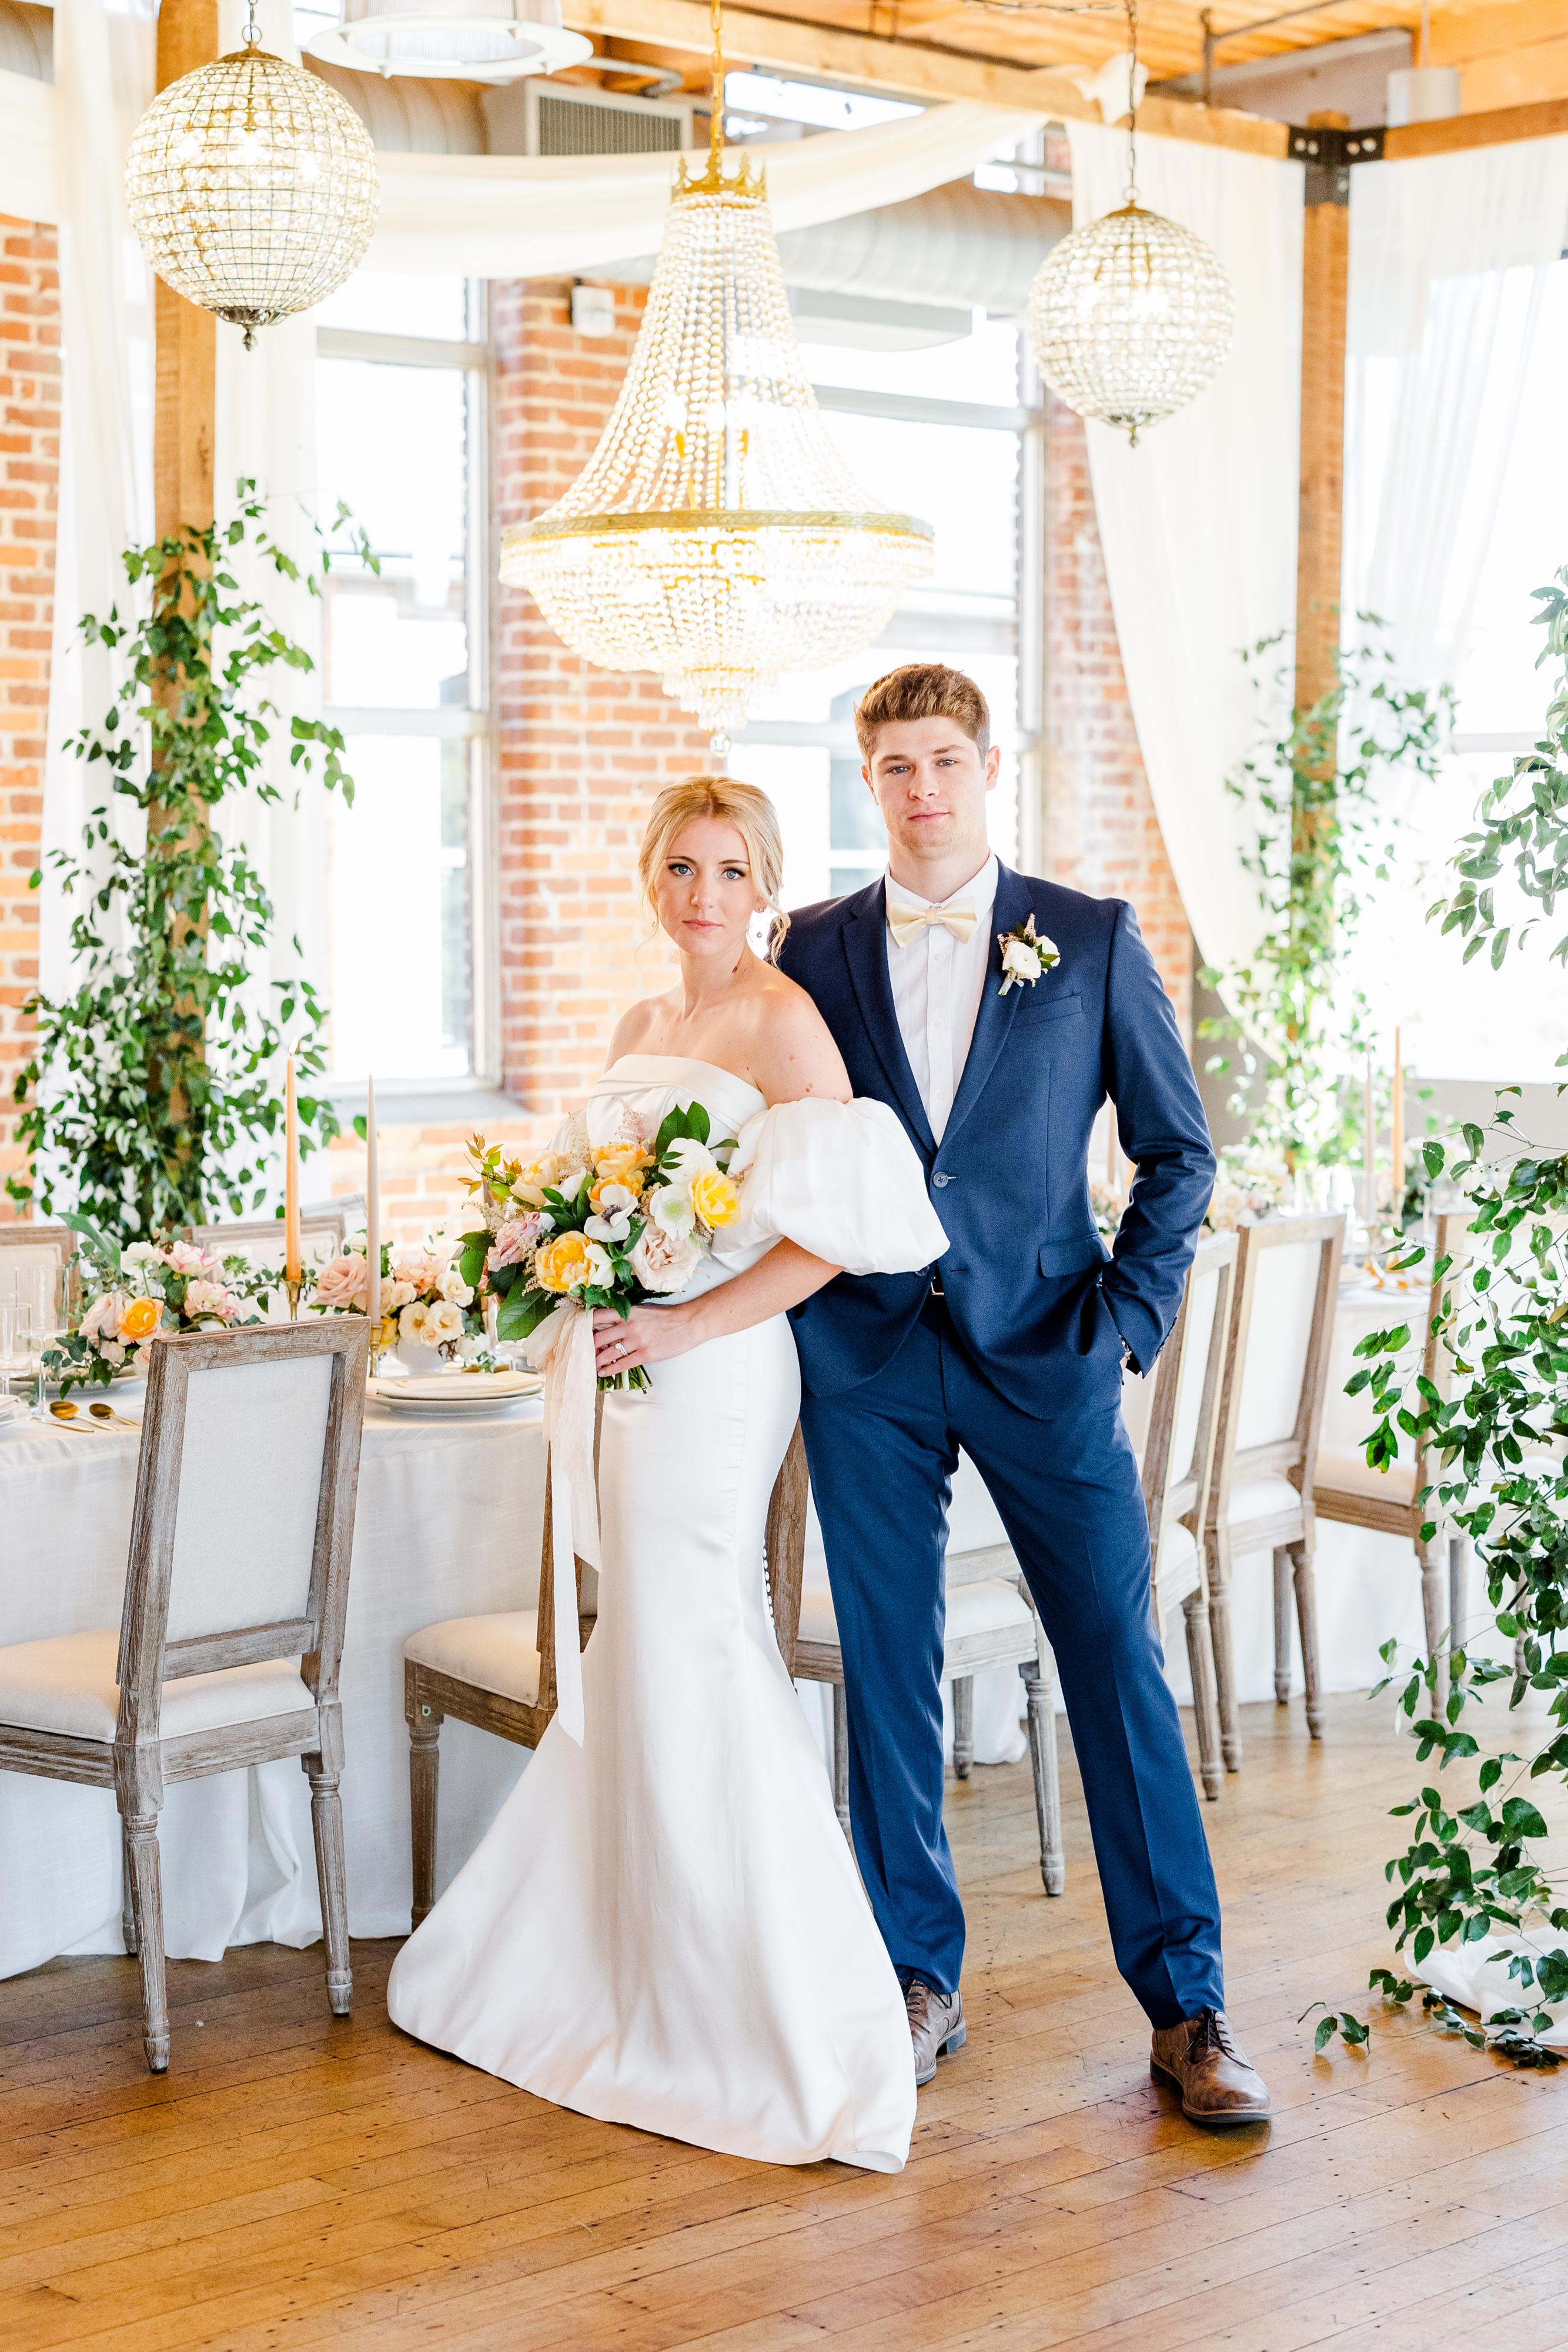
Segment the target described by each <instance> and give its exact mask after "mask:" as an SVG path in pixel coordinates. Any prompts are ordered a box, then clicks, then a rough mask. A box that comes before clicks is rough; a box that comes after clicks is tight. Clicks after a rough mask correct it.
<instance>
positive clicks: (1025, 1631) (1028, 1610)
mask: <svg viewBox="0 0 1568 2352" xmlns="http://www.w3.org/2000/svg"><path fill="white" fill-rule="evenodd" d="M796 1442H797V1444H800V1433H799V1432H798V1431H797V1433H796ZM788 1466H789V1465H788V1464H786V1468H788ZM804 1471H805V1448H804V1446H803V1445H801V1446H800V1476H801V1479H802V1482H803V1480H804ZM777 1500H778V1495H777V1490H776V1491H775V1501H776V1502H777ZM799 1525H800V1549H801V1555H802V1559H803V1555H804V1549H805V1486H804V1484H803V1483H802V1485H801V1487H800V1521H799ZM802 1572H803V1571H802ZM946 1596H947V1598H946V1630H945V1633H944V1639H943V1648H942V1680H943V1681H944V1682H949V1681H950V1682H951V1683H952V1685H953V1766H954V1770H955V1773H956V1775H957V1777H958V1778H959V1779H960V1780H967V1778H968V1774H969V1768H970V1764H971V1762H972V1760H973V1757H974V1677H975V1675H980V1674H988V1673H990V1672H992V1671H993V1669H994V1668H996V1667H998V1666H1015V1665H1016V1666H1017V1668H1018V1670H1019V1674H1020V1675H1022V1677H1023V1685H1024V1693H1025V1697H1026V1700H1027V1703H1028V1714H1029V1752H1030V1764H1031V1766H1032V1768H1033V1773H1034V1803H1035V1816H1036V1820H1037V1822H1038V1824H1039V1830H1040V1878H1041V1880H1042V1881H1043V1883H1044V1886H1045V1891H1046V1893H1047V1894H1048V1895H1060V1894H1061V1893H1062V1892H1063V1890H1064V1889H1065V1887H1066V1885H1067V1862H1066V1855H1065V1853H1064V1851H1063V1846H1062V1836H1061V1769H1060V1766H1059V1763H1058V1759H1057V1748H1056V1661H1055V1659H1054V1658H1053V1657H1052V1656H1051V1644H1050V1643H1049V1642H1048V1641H1047V1640H1046V1638H1045V1632H1044V1628H1043V1627H1042V1626H1041V1624H1040V1617H1039V1614H1038V1612H1036V1609H1035V1605H1034V1601H1033V1598H1032V1596H1031V1594H1030V1590H1029V1586H1028V1585H1027V1583H1026V1582H1025V1580H1024V1575H1023V1571H1022V1570H1021V1569H1020V1568H1019V1564H1018V1560H1017V1558H1016V1556H1015V1555H1014V1552H1013V1549H1012V1546H1011V1545H1010V1544H1005V1543H1001V1544H986V1545H982V1546H981V1547H980V1548H979V1549H976V1550H973V1551H964V1552H955V1551H949V1552H948V1554H947V1558H946ZM798 1626H799V1632H798V1635H797V1639H796V1642H795V1645H794V1654H793V1657H792V1658H791V1656H790V1654H789V1651H786V1652H785V1663H786V1664H788V1665H789V1667H790V1671H791V1673H792V1674H794V1675H797V1676H798V1677H799V1679H800V1681H801V1682H811V1683H827V1684H830V1685H831V1687H832V1694H833V1805H834V1809H835V1811H837V1813H838V1817H839V1823H840V1826H841V1829H842V1831H843V1832H844V1835H845V1837H846V1838H847V1837H849V1836H850V1834H851V1832H850V1796H849V1782H850V1765H849V1712H848V1708H847V1706H846V1705H845V1700H844V1659H843V1652H842V1650H841V1647H840V1643H839V1624H838V1619H837V1617H836V1616H835V1615H834V1612H833V1596H832V1593H831V1590H830V1589H829V1588H828V1587H827V1586H825V1585H823V1586H813V1587H812V1588H811V1590H810V1591H808V1592H805V1593H803V1594H802V1595H801V1596H800V1603H799V1617H798ZM780 1646H782V1644H781V1645H780Z"/></svg>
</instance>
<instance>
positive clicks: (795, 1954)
mask: <svg viewBox="0 0 1568 2352" xmlns="http://www.w3.org/2000/svg"><path fill="white" fill-rule="evenodd" d="M693 1101H698V1102H701V1103H702V1104H703V1105H704V1106H705V1107H706V1109H707V1111H708V1113H709V1116H710V1118H711V1120H712V1134H713V1137H714V1139H715V1140H716V1141H717V1140H718V1139H721V1138H723V1137H725V1136H727V1135H738V1137H739V1139H740V1149H739V1150H738V1151H737V1154H736V1156H735V1160H734V1161H733V1163H732V1169H733V1170H734V1171H739V1170H741V1169H743V1168H744V1170H745V1181H744V1184H743V1188H742V1214H741V1218H740V1221H739V1222H738V1223H737V1224H736V1225H735V1226H732V1227H730V1228H728V1229H727V1230H726V1231H725V1232H724V1233H722V1234H720V1235H719V1236H718V1244H717V1246H716V1250H715V1254H714V1256H713V1257H712V1259H710V1260H707V1261H705V1263H704V1265H703V1267H702V1268H701V1269H700V1274H699V1280H700V1281H703V1282H707V1283H711V1282H713V1281H722V1280H726V1279H727V1278H729V1277H730V1276H733V1275H735V1274H737V1273H739V1272H740V1271H742V1270H743V1269H744V1268H745V1267H746V1266H747V1265H752V1264H755V1262H756V1261H757V1259H758V1258H759V1257H760V1256H761V1255H763V1253H764V1251H765V1250H766V1249H768V1247H770V1246H771V1245H772V1244H773V1243H774V1242H775V1241H777V1240H778V1239H779V1237H780V1236H782V1235H785V1234H788V1235H789V1236H790V1237H791V1238H792V1239H793V1240H795V1241H797V1242H799V1243H800V1245H801V1246H802V1247H803V1248H806V1249H809V1250H811V1251H813V1252H815V1253H816V1254H817V1255H820V1256H822V1257H826V1258H828V1259H830V1260H831V1262H832V1263H833V1264H834V1265H842V1266H844V1267H846V1268H847V1269H849V1270H850V1271H851V1272H854V1273H872V1272H878V1271H886V1272H897V1271H905V1270H908V1269H912V1268H915V1267H918V1266H921V1265H928V1264H929V1263H930V1262H931V1260H932V1259H933V1258H935V1257H936V1256H937V1255H939V1254H940V1252H941V1251H942V1250H943V1249H945V1248H946V1237H945V1235H944V1234H943V1232H942V1228H941V1226H940V1224H939V1223H937V1220H936V1215H935V1213H934V1212H933V1211H932V1208H931V1206H930V1202H929V1201H928V1200H927V1198H926V1193H925V1181H924V1179H923V1177H922V1174H921V1171H920V1167H919V1163H918V1161H917V1160H916V1159H915V1153H914V1151H913V1150H912V1149H911V1147H910V1145H909V1142H908V1140H907V1139H906V1138H905V1136H904V1132H903V1129H901V1128H900V1126H899V1124H898V1121H897V1119H896V1118H894V1114H893V1112H892V1111H891V1110H889V1109H888V1108H886V1106H885V1105H883V1104H881V1103H876V1102H869V1101H858V1102H853V1103H848V1104H841V1103H829V1102H822V1101H818V1100H808V1101H804V1102H800V1103H787V1104H780V1105H778V1106H776V1107H775V1108H773V1109H771V1110H769V1109H768V1108H767V1107H766V1106H765V1104H764V1101H763V1098H762V1097H761V1096H760V1095H759V1094H758V1092H757V1090H756V1088H755V1087H751V1086H748V1085H747V1083H746V1082H745V1081H744V1080H742V1079H739V1078H737V1077H736V1076H733V1075H732V1073H730V1072H729V1071H727V1070H720V1069H716V1068H715V1067H714V1066H712V1065H711V1064H708V1063H706V1062H694V1061H686V1060H679V1061H677V1060H673V1059H670V1058H669V1057H667V1056H663V1055H629V1056H627V1057H625V1058H623V1059H622V1060H621V1061H619V1062H617V1063H616V1064H615V1065H614V1066H613V1067H612V1069H611V1070H610V1071H608V1072H607V1073H606V1075H605V1076H604V1077H603V1078H602V1079H601V1081H600V1083H599V1085H598V1087H596V1088H595V1091H594V1094H593V1096H592V1098H591V1101H590V1103H589V1106H588V1109H587V1113H586V1120H587V1126H588V1130H589V1134H590V1137H591V1139H592V1140H593V1141H594V1142H595V1143H601V1142H603V1141H606V1140H608V1139H610V1138H611V1137H612V1135H613V1134H614V1133H615V1131H616V1130H617V1128H618V1127H619V1126H620V1125H621V1124H622V1120H623V1116H624V1113H625V1112H627V1111H631V1112H632V1113H633V1114H634V1115H635V1116H636V1118H638V1119H639V1120H640V1121H641V1122H642V1125H643V1130H644V1132H645V1133H647V1134H648V1135H650V1136H651V1135H652V1134H653V1132H654V1130H656V1129H657V1127H658V1124H659V1121H660V1120H661V1119H662V1118H664V1114H665V1112H666V1111H667V1110H668V1109H669V1108H671V1107H672V1106H673V1105H674V1104H677V1103H678V1104H680V1105H681V1106H682V1107H685V1106H686V1105H688V1104H689V1103H691V1102H693ZM692 1295H693V1290H692V1289H690V1288H689V1289H688V1290H687V1291H686V1292H685V1293H684V1294H683V1297H691V1296H692ZM651 1380H652V1383H653V1385H652V1388H651V1390H650V1391H647V1392H645V1393H638V1392H636V1391H632V1392H624V1393H623V1392H621V1391H612V1392H610V1393H608V1394H607V1395H606V1397H605V1400H604V1423H603V1433H602V1440H601V1454H600V1469H599V1486H600V1515H601V1518H600V1538H601V1559H602V1568H601V1576H600V1585H599V1619H598V1623H597V1626H596V1628H595V1631H594V1633H593V1635H592V1638H591V1641H590V1643H589V1644H588V1648H587V1651H586V1653H585V1654H584V1657H583V1662H582V1665H583V1720H584V1728H583V1738H582V1744H581V1745H580V1746H579V1745H578V1744H577V1743H576V1741H575V1740H574V1739H572V1738H570V1736H569V1734H568V1733H567V1730H566V1728H565V1727H564V1725H563V1724H562V1723H561V1721H560V1720H559V1718H558V1719H557V1720H556V1721H554V1722H552V1723H551V1725H550V1727H549V1730H548V1731H547V1732H546V1733H545V1736H544V1738H543V1739H542V1740H541V1741H540V1743H539V1747H538V1753H537V1755H536V1756H535V1757H534V1758H533V1759H532V1760H531V1761H530V1763H529V1764H528V1769H527V1770H526V1771H525V1772H524V1774H523V1777H522V1779H521V1780H520V1781H519V1782H518V1784H517V1788H516V1790H514V1791H513V1793H512V1795H511V1796H510V1797H509V1798H508V1799H507V1802H506V1804H505V1805H504V1806H503V1807H502V1809H501V1811H500V1813H499V1814H498V1815H497V1819H496V1821H495V1822H494V1823H493V1824H492V1826H491V1828H490V1830H489V1831H488V1832H487V1833H486V1836H485V1838H484V1840H483V1841H482V1842H481V1843H480V1845H479V1847H478V1849H477V1850H476V1853H474V1855H473V1856H472V1858H471V1859H470V1860H469V1862H468V1863H467V1864H466V1865H465V1868H464V1869H463V1870H462V1872H461V1873H460V1874H459V1875H458V1876H457V1878H456V1879H455V1880H454V1882H453V1884H452V1885H451V1886H450V1887H449V1888H448V1889H447V1891H446V1893H445V1894H444V1895H443V1896H442V1898H441V1900H440V1901H439V1902H438V1903H437V1904H436V1906H435V1907H434V1910H433V1911H432V1912H431V1913H430V1915H429V1916H428V1917H427V1918H426V1919H425V1920H424V1921H423V1924H422V1925H421V1927H419V1928H418V1930H417V1932H416V1933H415V1934H414V1935H413V1937H410V1939H409V1941H408V1942H407V1943H406V1944H405V1945H404V1947H403V1948H402V1951H401V1952H400V1953H399V1955H398V1958H397V1961H396V1964H395V1966H394V1968H393V1969H392V1979H391V1983H390V1985H389V1988H388V1993H387V2004H388V2007H389V2009H390V2011H391V2012H392V2019H393V2021H394V2022H395V2023H397V2024H398V2025H400V2026H402V2028H403V2029H404V2030H405V2031H406V2032H409V2033H412V2034H414V2035H416V2036H417V2037H418V2038H419V2040H421V2041H422V2042H432V2043H434V2044H435V2045H436V2047H438V2048H440V2049H443V2050H450V2051H453V2052H455V2053H456V2055H457V2056H459V2057H461V2058H465V2059H466V2060H467V2061H468V2062H469V2063H470V2064H472V2065H475V2066H482V2067H484V2068H485V2069H486V2072H487V2073H489V2074H498V2075H500V2076H502V2077H503V2078H504V2079H505V2080H506V2081H507V2082H510V2083H516V2084H518V2085H520V2087H521V2088H523V2089H525V2090H528V2091H532V2092H535V2093H537V2094H538V2096H539V2097H541V2098H545V2099H550V2100H553V2101H555V2102H556V2103H557V2104H558V2105H561V2106H566V2107H572V2108H575V2109H576V2110H578V2112H579V2113H580V2114H583V2115H587V2116H596V2117H598V2118H599V2119H601V2121H604V2122H611V2123H621V2124H633V2125H636V2126H639V2127H640V2128H641V2129H643V2130H644V2131H652V2132H660V2133H664V2134H666V2135H668V2136H669V2137H672V2138H675V2139H681V2140H690V2141H694V2142H695V2143H696V2144H697V2145H698V2146H701V2147H711V2148H716V2149H719V2150H721V2151H722V2152H723V2153H725V2154H726V2155H731V2156H741V2157H750V2158H758V2159H759V2160H761V2161H763V2162H766V2163H772V2164H810V2163H813V2162H815V2161H817V2160H819V2159H821V2158H826V2157H834V2158H838V2159H840V2161H841V2162H843V2163H846V2164H855V2165H862V2166H864V2167H866V2168H868V2169H870V2170H873V2171H878V2172H896V2171H898V2170H900V2169H901V2168H902V2167H903V2165H904V2159H905V2158H906V2156H907V2154H908V2150H909V2136H910V2131H911V2129H912V2127H913V2125H914V2120H915V2074H914V2067H913V2064H912V2062H911V2055H910V2043H909V2028H908V2024H907V2021H906V2020H905V2016H904V2001H903V1997H902V1995H901V1993H900V1990H899V1987H898V1982H897V1979H896V1978H895V1977H894V1972H893V1968H892V1965H891V1963H890V1962H889V1959H888V1957H887V1953H886V1951H885V1949H884V1948H883V1942H882V1938H881V1936H880V1935H879V1933H878V1931H877V1928H876V1926H875V1923H874V1922H873V1917H872V1914H871V1910H870V1907H869V1906H868V1905H867V1903H866V1900H865V1896H864V1895H863V1893H862V1889H861V1885H860V1881H859V1879H858V1877H857V1875H856V1872H855V1866H854V1862H853V1859H852V1855H851V1853H850V1850H849V1847H848V1846H847V1844H846V1843H845V1842H844V1837H843V1834H842V1832H841V1830H840V1828H839V1824H838V1821H837V1818H836V1816H835V1814H834V1811H833V1806H832V1800H831V1790H830V1788H829V1785H828V1780H827V1776H826V1774H825V1773H824V1771H823V1769H822V1761H821V1756H820V1754H819V1753H818V1750H817V1747H816V1744H815V1742H814V1740H813V1739H812V1737H811V1734H810V1730H809V1728H808V1727H807V1724H806V1719H805V1717H804V1715H803V1713H802V1711H801V1708H800V1704H799V1702H798V1700H797V1698H796V1696H795V1693H794V1690H793V1687H792V1686H791V1684H790V1681H789V1676H788V1675H787V1674H786V1672H785V1669H784V1664H783V1661H782V1659H781V1658H780V1656H779V1648H778V1644H777V1643H776V1641H775V1639H774V1634H773V1628H772V1623H771V1621H770V1618H769V1615H768V1597H767V1587H766V1580H765V1577H764V1570H763V1534H764V1528H765V1525H766V1520H767V1514H768V1498H769V1496H770V1495H771V1492H772V1488H773V1483H774V1480H775V1478H776V1477H777V1475H778V1472H779V1465H780V1463H781V1462H782V1460H783V1458H784V1453H785V1449H786V1447H787V1446H788V1444H789V1438H790V1434H791V1433H792V1431H793V1429H794V1426H795V1421H796V1416H797V1412H798V1408H799V1403H800V1373H799V1369H798V1366H797V1362H796V1356H795V1343H794V1340H793V1338H792V1337H791V1335H790V1331H789V1324H788V1322H787V1320H786V1319H785V1318H784V1317H783V1316H778V1317H776V1318H773V1319H771V1320H770V1321H768V1322H766V1323H761V1324H758V1325H754V1326H753V1328H751V1329H750V1330H747V1331H742V1332H739V1333H737V1334H735V1335H734V1336H732V1337H730V1338H727V1339H713V1340H710V1341H708V1342H707V1343H706V1345H705V1346H703V1347H700V1348H696V1349H692V1350H691V1351H690V1352H689V1353H687V1354H685V1355H683V1356H677V1357H674V1358H672V1359H671V1360H668V1361H666V1362H664V1363H661V1364H656V1365H654V1366H653V1368H652V1371H651ZM867 1475H869V1476H873V1477H874V1476H875V1475H877V1471H876V1465H874V1464H868V1465H867Z"/></svg>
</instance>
